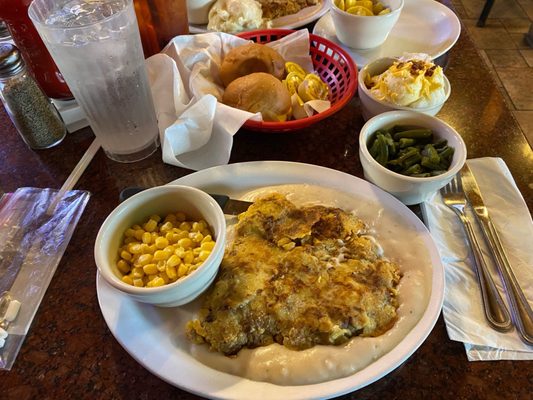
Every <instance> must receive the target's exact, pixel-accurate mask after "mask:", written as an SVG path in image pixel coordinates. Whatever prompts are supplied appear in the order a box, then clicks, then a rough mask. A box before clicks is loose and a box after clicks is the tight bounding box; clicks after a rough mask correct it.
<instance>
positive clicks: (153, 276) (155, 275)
mask: <svg viewBox="0 0 533 400" xmlns="http://www.w3.org/2000/svg"><path fill="white" fill-rule="evenodd" d="M147 276H148V282H151V281H153V280H154V279H155V278H157V277H158V276H159V275H157V274H150V275H147Z"/></svg>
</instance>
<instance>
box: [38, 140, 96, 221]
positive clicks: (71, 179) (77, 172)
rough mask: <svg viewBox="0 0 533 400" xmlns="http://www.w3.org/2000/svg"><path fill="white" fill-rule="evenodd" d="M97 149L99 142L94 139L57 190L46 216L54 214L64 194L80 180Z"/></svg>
mask: <svg viewBox="0 0 533 400" xmlns="http://www.w3.org/2000/svg"><path fill="white" fill-rule="evenodd" d="M99 148H100V142H99V141H98V139H97V138H95V139H94V140H93V142H92V143H91V145H90V146H89V148H88V149H87V150H86V151H85V154H84V155H83V157H82V158H81V159H80V161H78V164H77V165H76V166H75V167H74V169H73V170H72V172H71V173H70V175H69V176H68V178H67V180H66V181H65V183H63V186H61V189H59V192H57V194H56V195H55V197H54V199H53V200H52V202H51V203H50V205H49V206H48V209H47V210H46V215H53V214H54V211H55V209H56V207H57V205H58V204H59V201H60V200H61V199H62V198H63V196H64V195H65V193H66V192H68V191H69V190H72V189H73V188H74V186H75V185H76V183H77V182H78V179H80V177H81V175H82V174H83V172H84V171H85V169H86V168H87V166H88V165H89V163H90V162H91V160H92V159H93V157H94V155H95V154H96V152H97V151H98V149H99Z"/></svg>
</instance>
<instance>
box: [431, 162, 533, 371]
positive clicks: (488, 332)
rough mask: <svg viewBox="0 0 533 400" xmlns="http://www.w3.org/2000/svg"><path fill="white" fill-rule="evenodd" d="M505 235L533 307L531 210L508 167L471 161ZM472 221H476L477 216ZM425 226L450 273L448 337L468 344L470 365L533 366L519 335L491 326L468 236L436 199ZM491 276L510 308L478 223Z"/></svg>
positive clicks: (530, 353) (530, 350)
mask: <svg viewBox="0 0 533 400" xmlns="http://www.w3.org/2000/svg"><path fill="white" fill-rule="evenodd" d="M467 164H468V166H469V167H470V169H471V170H472V173H473V174H474V176H475V177H476V180H477V183H478V185H479V188H480V190H481V193H482V195H483V199H484V200H485V203H486V206H487V208H488V210H489V213H490V215H491V218H492V220H493V222H494V224H495V226H496V229H497V230H498V232H499V234H500V238H501V239H502V243H503V246H504V248H505V249H506V253H507V255H508V257H509V261H510V263H511V266H512V268H513V271H514V273H515V275H516V278H517V280H518V282H519V284H520V286H521V288H522V290H523V291H524V294H525V296H526V298H527V299H528V300H529V302H530V303H532V302H533V252H531V238H532V237H533V223H532V220H531V214H530V213H529V210H528V208H527V205H526V203H525V201H524V199H523V197H522V195H521V194H520V191H519V190H518V188H517V187H516V184H515V182H514V180H513V177H512V176H511V173H510V172H509V169H508V168H507V165H505V163H504V161H503V160H502V159H499V158H480V159H473V160H468V161H467ZM467 211H469V217H470V219H471V220H472V221H474V218H475V217H474V215H473V213H472V210H467ZM422 213H423V216H424V221H425V223H426V225H427V226H428V228H429V230H430V232H431V235H432V236H433V238H434V239H435V242H436V243H437V246H438V248H439V252H440V254H441V257H442V261H443V264H444V268H445V277H446V290H445V296H444V305H443V315H444V321H445V323H446V329H447V331H448V336H449V337H450V339H452V340H456V341H460V342H463V343H464V345H465V350H466V353H467V356H468V359H469V360H470V361H488V360H533V348H531V347H529V346H527V345H526V344H525V343H524V342H523V341H522V340H521V339H520V337H519V335H518V333H517V331H516V329H513V330H511V331H510V332H506V333H502V332H497V331H495V330H494V329H492V328H491V327H490V326H489V325H488V323H487V322H486V320H485V316H484V313H483V308H482V307H483V305H482V301H481V290H480V288H479V284H478V280H477V277H476V272H475V271H474V267H473V265H474V261H473V257H472V254H471V251H470V249H469V247H468V245H467V241H466V234H465V233H464V231H463V228H462V226H461V224H460V222H459V219H458V218H457V216H456V215H455V214H454V213H453V211H452V210H450V209H449V208H448V207H447V206H445V205H444V203H443V202H442V199H441V196H440V194H438V193H437V194H435V196H433V197H432V198H431V199H430V200H429V201H426V202H425V203H423V204H422ZM473 227H474V229H475V233H476V236H477V237H478V238H481V240H480V244H481V246H482V252H483V256H484V258H485V260H486V261H487V264H488V267H489V268H490V269H491V275H492V276H493V278H494V282H495V284H496V286H497V287H498V290H499V291H500V294H501V295H502V298H503V299H504V301H505V302H506V304H508V301H507V295H506V293H505V290H504V288H503V285H502V282H501V279H500V277H499V275H498V272H497V271H496V267H495V265H494V261H493V260H492V257H491V255H490V253H489V250H488V247H487V245H486V243H485V240H484V239H482V238H483V234H482V233H481V229H480V228H479V227H478V225H477V223H473Z"/></svg>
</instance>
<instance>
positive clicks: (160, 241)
mask: <svg viewBox="0 0 533 400" xmlns="http://www.w3.org/2000/svg"><path fill="white" fill-rule="evenodd" d="M155 246H156V247H157V248H158V249H164V248H165V247H167V246H168V240H167V239H165V238H164V237H161V236H160V237H158V238H157V239H156V240H155Z"/></svg>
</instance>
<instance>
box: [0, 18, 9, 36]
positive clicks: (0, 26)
mask: <svg viewBox="0 0 533 400" xmlns="http://www.w3.org/2000/svg"><path fill="white" fill-rule="evenodd" d="M10 38H11V34H10V33H9V30H8V29H7V25H6V23H5V22H4V21H2V20H1V19H0V40H6V39H10Z"/></svg>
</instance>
